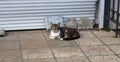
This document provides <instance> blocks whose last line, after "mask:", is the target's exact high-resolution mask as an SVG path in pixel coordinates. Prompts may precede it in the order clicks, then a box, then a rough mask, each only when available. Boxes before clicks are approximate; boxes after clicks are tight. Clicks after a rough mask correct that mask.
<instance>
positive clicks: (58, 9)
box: [0, 0, 97, 30]
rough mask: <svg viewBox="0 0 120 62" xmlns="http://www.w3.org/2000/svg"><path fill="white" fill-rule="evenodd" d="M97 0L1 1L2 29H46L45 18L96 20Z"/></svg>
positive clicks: (0, 18) (0, 24)
mask: <svg viewBox="0 0 120 62" xmlns="http://www.w3.org/2000/svg"><path fill="white" fill-rule="evenodd" d="M96 1H97V0H1V1H0V27H2V28H4V29H5V30H23V29H42V28H45V27H46V25H45V21H44V17H45V16H55V15H58V16H63V17H89V18H91V19H94V18H95V4H96Z"/></svg>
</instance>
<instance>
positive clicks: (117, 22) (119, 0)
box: [116, 0, 120, 37]
mask: <svg viewBox="0 0 120 62" xmlns="http://www.w3.org/2000/svg"><path fill="white" fill-rule="evenodd" d="M119 3H120V0H118V3H117V4H118V5H117V11H116V13H117V20H116V37H118V29H119V28H118V27H119V25H118V24H119Z"/></svg>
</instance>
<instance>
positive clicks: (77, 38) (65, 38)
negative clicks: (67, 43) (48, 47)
mask: <svg viewBox="0 0 120 62" xmlns="http://www.w3.org/2000/svg"><path fill="white" fill-rule="evenodd" d="M78 38H80V35H78V36H76V37H73V38H63V40H74V39H78Z"/></svg>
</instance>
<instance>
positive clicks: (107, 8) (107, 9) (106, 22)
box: [104, 0, 111, 30]
mask: <svg viewBox="0 0 120 62" xmlns="http://www.w3.org/2000/svg"><path fill="white" fill-rule="evenodd" d="M110 2H111V0H105V13H104V16H105V17H104V29H107V30H108V29H109V19H108V18H109V17H110Z"/></svg>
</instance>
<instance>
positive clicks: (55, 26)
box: [50, 22, 60, 32]
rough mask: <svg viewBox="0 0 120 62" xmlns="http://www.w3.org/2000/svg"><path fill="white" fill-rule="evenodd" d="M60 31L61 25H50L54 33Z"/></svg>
mask: <svg viewBox="0 0 120 62" xmlns="http://www.w3.org/2000/svg"><path fill="white" fill-rule="evenodd" d="M59 29H60V23H58V24H53V23H52V22H51V23H50V30H51V31H53V32H58V31H59Z"/></svg>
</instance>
